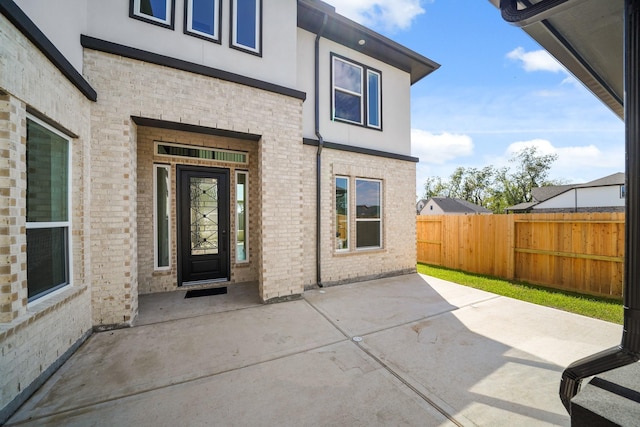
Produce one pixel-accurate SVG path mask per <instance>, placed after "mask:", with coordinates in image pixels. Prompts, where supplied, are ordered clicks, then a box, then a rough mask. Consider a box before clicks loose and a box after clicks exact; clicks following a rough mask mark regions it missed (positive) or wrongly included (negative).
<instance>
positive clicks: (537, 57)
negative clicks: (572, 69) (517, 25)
mask: <svg viewBox="0 0 640 427" xmlns="http://www.w3.org/2000/svg"><path fill="white" fill-rule="evenodd" d="M507 58H509V59H512V60H514V61H519V62H521V65H522V68H524V70H525V71H551V72H552V73H558V72H564V73H566V72H567V70H566V69H565V68H564V67H563V66H562V65H560V63H559V62H558V61H556V60H555V58H553V57H552V56H551V55H549V53H548V52H547V51H546V50H543V49H541V50H532V51H531V52H525V50H524V48H522V47H517V48H515V49H513V50H512V51H511V52H509V53H507Z"/></svg>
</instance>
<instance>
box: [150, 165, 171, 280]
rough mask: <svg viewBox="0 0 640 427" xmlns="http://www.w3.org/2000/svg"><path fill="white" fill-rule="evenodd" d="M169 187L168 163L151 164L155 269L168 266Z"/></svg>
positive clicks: (163, 268) (164, 268) (169, 234)
mask: <svg viewBox="0 0 640 427" xmlns="http://www.w3.org/2000/svg"><path fill="white" fill-rule="evenodd" d="M170 188H171V185H170V183H169V165H153V195H154V203H153V217H154V222H153V235H154V239H153V241H154V255H155V256H154V260H155V262H154V267H155V269H156V270H166V269H168V268H169V267H170V262H169V255H170V247H171V246H170V243H171V242H170V236H171V233H170V222H169V212H170V208H169V200H170V198H169V197H170Z"/></svg>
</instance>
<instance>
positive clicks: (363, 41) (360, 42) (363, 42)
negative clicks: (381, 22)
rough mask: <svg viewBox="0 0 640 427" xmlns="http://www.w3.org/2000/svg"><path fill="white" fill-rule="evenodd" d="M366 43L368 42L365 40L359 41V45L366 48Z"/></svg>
mask: <svg viewBox="0 0 640 427" xmlns="http://www.w3.org/2000/svg"><path fill="white" fill-rule="evenodd" d="M365 43H366V41H365V40H364V39H360V40H358V44H359V45H360V46H364V44H365Z"/></svg>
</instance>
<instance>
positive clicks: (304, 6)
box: [298, 0, 440, 84]
mask: <svg viewBox="0 0 640 427" xmlns="http://www.w3.org/2000/svg"><path fill="white" fill-rule="evenodd" d="M325 14H326V15H327V18H328V19H327V25H326V26H325V28H324V30H323V32H322V37H325V38H327V39H329V40H332V41H334V42H336V43H339V44H341V45H344V46H346V47H348V48H350V49H353V50H356V51H358V52H362V53H363V54H364V55H367V56H370V57H372V58H375V59H378V60H380V61H382V62H384V63H386V64H389V65H391V66H393V67H396V68H398V69H400V70H403V71H405V72H407V73H409V74H410V75H411V84H414V83H416V82H418V81H419V80H421V79H422V78H423V77H425V76H427V75H429V74H430V73H432V72H433V71H435V70H437V69H438V68H439V67H440V64H438V63H436V62H433V61H432V60H430V59H429V58H427V57H425V56H422V55H420V54H419V53H417V52H415V51H413V50H411V49H408V48H407V47H405V46H402V45H401V44H399V43H396V42H394V41H393V40H391V39H388V38H386V37H384V36H382V35H381V34H378V33H376V32H375V31H371V30H370V29H368V28H366V27H364V26H362V25H360V24H358V23H356V22H354V21H352V20H350V19H348V18H345V17H344V16H342V15H339V14H337V13H336V11H335V8H334V7H332V6H330V5H328V4H327V3H324V2H322V1H319V0H298V27H300V28H302V29H304V30H307V31H310V32H312V33H314V34H318V32H319V31H320V29H321V27H322V23H323V19H324V15H325ZM360 40H364V44H360Z"/></svg>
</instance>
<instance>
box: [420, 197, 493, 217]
mask: <svg viewBox="0 0 640 427" xmlns="http://www.w3.org/2000/svg"><path fill="white" fill-rule="evenodd" d="M429 200H433V202H434V203H435V204H437V205H438V207H440V209H442V210H443V211H444V212H446V213H461V214H468V213H491V211H490V210H489V209H487V208H484V207H482V206H478V205H476V204H473V203H471V202H467V201H466V200H462V199H455V198H451V197H432V198H431V199H429Z"/></svg>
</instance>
